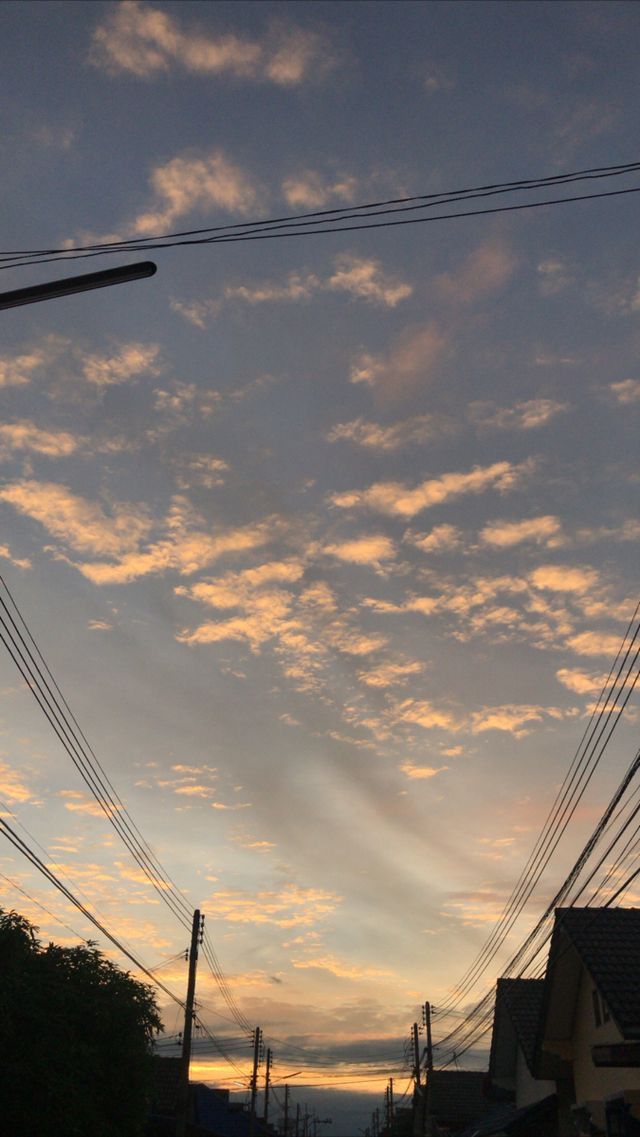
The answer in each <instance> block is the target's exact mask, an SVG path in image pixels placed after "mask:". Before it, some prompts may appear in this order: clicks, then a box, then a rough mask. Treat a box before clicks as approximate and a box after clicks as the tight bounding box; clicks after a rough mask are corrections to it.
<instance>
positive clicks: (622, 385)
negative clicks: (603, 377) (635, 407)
mask: <svg viewBox="0 0 640 1137" xmlns="http://www.w3.org/2000/svg"><path fill="white" fill-rule="evenodd" d="M609 390H610V391H611V392H612V394H613V395H614V396H615V398H616V399H617V400H618V402H619V403H622V405H623V406H628V405H629V404H630V403H640V379H621V380H620V382H619V383H610V384H609Z"/></svg>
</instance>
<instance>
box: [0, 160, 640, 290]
mask: <svg viewBox="0 0 640 1137" xmlns="http://www.w3.org/2000/svg"><path fill="white" fill-rule="evenodd" d="M639 169H640V163H638V162H628V163H624V164H620V165H616V166H603V167H592V168H589V169H585V170H579V171H571V172H569V173H565V174H554V175H547V176H542V177H537V178H529V179H520V180H519V181H511V182H503V183H497V182H496V183H491V184H489V185H484V186H475V187H470V188H467V189H463V190H453V191H447V192H439V193H431V194H420V195H412V196H410V197H404V198H394V199H388V200H386V201H379V202H372V203H365V204H363V205H356V206H351V207H342V208H340V209H333V210H316V211H314V212H313V213H306V214H292V215H289V216H286V217H276V218H267V219H263V220H260V221H250V222H236V223H231V224H228V225H221V226H213V227H207V228H203V229H196V230H184V231H181V232H176V233H169V234H163V235H160V236H154V237H140V236H137V237H131V238H127V239H123V240H117V241H110V242H94V243H88V244H85V245H72V244H70V243H67V244H66V245H65V246H64V247H62V248H49V249H34V250H28V249H25V250H13V251H4V252H1V253H0V268H12V267H18V266H19V265H25V264H32V265H33V264H44V263H50V262H51V261H54V260H77V259H82V258H85V257H94V256H103V255H105V254H108V253H114V252H138V251H141V250H143V251H144V250H151V249H162V248H173V247H176V246H184V245H203V244H216V243H226V242H233V241H248V240H266V239H274V238H283V237H293V236H298V237H299V236H313V235H316V234H325V235H326V234H328V233H332V232H351V231H353V230H355V229H377V228H383V227H388V226H397V225H410V224H418V223H423V222H429V221H443V220H448V219H454V218H462V217H471V216H478V215H480V214H489V213H503V212H512V211H514V210H522V209H533V208H539V207H541V206H548V205H560V204H564V203H567V202H577V201H585V200H590V199H592V198H603V197H615V196H619V195H622V194H629V193H636V192H639V191H640V186H634V187H631V188H628V189H624V190H609V191H604V192H601V193H596V194H582V195H572V196H570V197H563V198H552V199H546V200H543V201H533V202H525V203H520V204H518V205H511V206H509V205H500V206H497V207H494V208H491V209H481V210H469V211H465V212H456V213H445V214H436V215H429V216H426V217H425V216H422V217H411V218H407V217H403V218H400V219H396V220H383V221H379V220H377V221H376V220H373V221H367V218H378V217H381V216H386V215H387V214H390V213H398V212H407V211H409V210H418V209H428V208H432V207H437V206H443V205H444V206H449V205H454V204H457V203H459V202H465V201H473V200H476V199H477V198H481V197H488V196H493V195H496V194H508V193H515V192H523V191H526V190H539V189H550V188H553V187H554V186H557V187H561V186H563V185H569V184H572V183H574V182H578V181H587V180H594V179H600V178H612V177H618V176H621V175H625V174H633V173H636V172H637V171H638V170H639ZM341 221H347V222H357V224H347V225H340V224H337V223H338V222H341ZM363 222H364V223H363ZM322 225H324V226H329V227H325V228H319V227H318V226H322ZM312 226H315V228H312Z"/></svg>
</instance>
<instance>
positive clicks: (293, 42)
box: [90, 0, 337, 87]
mask: <svg viewBox="0 0 640 1137" xmlns="http://www.w3.org/2000/svg"><path fill="white" fill-rule="evenodd" d="M90 61H91V62H92V63H93V65H94V66H95V67H99V68H100V69H102V70H104V71H106V72H107V73H108V74H110V75H118V74H129V75H135V76H136V77H138V78H141V79H149V78H152V77H153V76H155V75H158V74H162V73H165V72H167V71H170V70H171V69H173V68H175V67H179V68H182V69H183V70H185V71H189V72H191V73H192V74H196V75H219V76H225V75H229V76H233V77H234V78H236V79H245V80H253V81H254V82H271V83H275V84H276V85H277V86H280V87H294V86H297V85H298V84H300V83H302V82H304V81H305V80H307V79H309V78H311V77H313V76H318V75H324V74H325V73H326V72H327V71H328V70H330V69H331V68H332V67H333V66H335V64H336V62H337V60H336V56H335V54H334V53H333V52H332V51H331V49H330V46H329V43H328V41H327V39H326V37H325V36H324V35H322V34H320V33H319V32H317V31H313V30H312V29H304V28H298V27H295V26H291V25H287V24H286V23H285V22H281V23H279V24H274V26H273V27H272V29H271V31H270V32H269V33H268V35H267V36H266V37H265V38H264V39H263V40H262V41H260V40H257V39H248V38H246V37H243V36H238V35H233V34H225V35H220V36H217V37H214V36H211V35H205V34H204V33H203V31H202V29H201V28H193V29H189V28H184V27H183V25H182V24H181V23H180V21H179V20H177V19H175V18H174V17H173V16H171V15H170V14H169V13H168V12H165V11H162V10H161V9H159V8H154V7H153V6H152V5H151V4H143V3H140V2H139V0H121V3H119V4H115V5H113V6H112V8H111V10H110V11H108V13H107V15H106V18H105V19H104V20H103V22H102V23H101V24H99V25H98V27H97V28H96V29H95V31H94V34H93V43H92V48H91V53H90Z"/></svg>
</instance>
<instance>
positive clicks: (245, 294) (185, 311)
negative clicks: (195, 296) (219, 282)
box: [171, 254, 413, 328]
mask: <svg viewBox="0 0 640 1137" xmlns="http://www.w3.org/2000/svg"><path fill="white" fill-rule="evenodd" d="M412 291H413V289H412V287H411V285H410V284H406V283H404V282H402V281H400V280H398V279H397V278H395V277H393V276H390V275H388V274H387V273H385V271H384V269H383V268H382V266H381V264H380V262H379V261H378V260H376V259H374V258H372V257H369V258H366V257H358V256H355V255H353V254H340V255H339V256H337V257H335V258H334V270H333V273H331V274H330V275H328V276H319V275H318V274H317V273H304V272H300V271H295V272H290V273H289V274H288V276H287V277H286V278H285V279H284V280H283V281H261V282H259V283H252V284H233V285H232V284H229V285H227V287H226V288H225V289H224V291H223V292H222V293H221V295H220V296H219V297H217V298H214V299H209V300H194V301H181V300H172V301H171V307H172V308H173V310H174V311H175V312H179V313H180V315H182V316H184V318H185V319H186V320H188V321H189V322H190V323H192V324H194V325H195V326H196V327H198V328H205V327H206V326H207V321H208V319H210V318H212V317H217V316H219V315H220V313H221V311H222V309H223V307H224V305H225V304H229V303H233V302H238V301H241V302H243V303H244V304H250V305H252V306H255V305H258V304H282V303H290V304H291V303H293V304H298V303H303V302H306V301H309V300H311V299H312V297H314V296H317V295H318V294H320V293H327V292H337V293H347V295H349V296H351V297H352V299H357V300H364V301H365V302H366V303H370V304H373V305H377V306H379V307H384V308H395V307H396V305H397V304H399V303H400V301H402V300H405V299H406V298H407V297H408V296H410V295H411V293H412Z"/></svg>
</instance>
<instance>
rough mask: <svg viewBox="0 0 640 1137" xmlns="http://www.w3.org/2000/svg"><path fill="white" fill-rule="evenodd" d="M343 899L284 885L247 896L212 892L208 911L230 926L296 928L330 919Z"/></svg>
mask: <svg viewBox="0 0 640 1137" xmlns="http://www.w3.org/2000/svg"><path fill="white" fill-rule="evenodd" d="M341 899H342V897H341V896H339V895H338V894H337V893H335V892H329V891H327V890H325V889H320V888H301V887H300V886H299V885H296V884H286V885H285V886H284V887H283V888H282V889H281V890H280V891H277V892H276V891H269V890H265V891H261V892H256V893H250V892H245V891H240V890H235V889H219V890H217V891H216V892H214V893H213V895H212V898H211V904H210V907H209V909H208V911H211V912H213V913H215V918H216V919H221V920H227V921H228V922H229V923H231V924H275V925H276V926H277V927H279V928H296V927H305V926H311V925H313V924H317V923H318V922H320V921H321V920H324V919H325V918H326V917H327V916H329V915H330V914H331V913H332V912H333V911H335V909H336V908H337V906H338V905H339V904H340V902H341Z"/></svg>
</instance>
